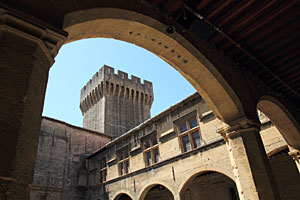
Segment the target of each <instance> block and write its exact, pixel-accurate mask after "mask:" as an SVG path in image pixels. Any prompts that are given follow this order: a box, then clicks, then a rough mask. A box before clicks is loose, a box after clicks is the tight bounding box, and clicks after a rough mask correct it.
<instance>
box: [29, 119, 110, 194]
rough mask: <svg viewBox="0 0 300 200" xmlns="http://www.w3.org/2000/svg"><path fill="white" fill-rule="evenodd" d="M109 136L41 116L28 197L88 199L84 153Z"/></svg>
mask: <svg viewBox="0 0 300 200" xmlns="http://www.w3.org/2000/svg"><path fill="white" fill-rule="evenodd" d="M110 140H111V137H110V136H108V135H105V134H101V133H97V132H94V131H89V130H85V129H83V128H79V127H76V126H72V125H69V124H67V123H64V122H61V121H58V120H55V119H51V118H47V117H43V119H42V124H41V131H40V137H39V146H38V153H37V159H36V164H35V171H34V179H33V183H32V191H31V200H52V199H53V200H54V199H55V200H66V199H87V176H88V171H87V168H86V165H85V157H86V156H88V155H90V154H91V153H92V152H94V151H95V150H97V149H99V148H101V147H103V146H104V145H105V144H106V143H108V142H109V141H110Z"/></svg>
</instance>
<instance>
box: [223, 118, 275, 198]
mask: <svg viewBox="0 0 300 200" xmlns="http://www.w3.org/2000/svg"><path fill="white" fill-rule="evenodd" d="M259 127H260V123H257V122H253V121H251V120H249V119H241V120H238V121H236V122H234V123H233V125H231V126H230V127H229V126H227V127H225V128H222V129H220V130H219V133H220V134H221V135H222V136H223V137H224V139H225V141H226V145H227V149H228V152H229V157H230V162H231V165H232V168H233V173H234V178H235V183H236V186H237V189H238V193H239V197H240V200H257V199H260V200H270V199H280V198H279V193H278V190H277V186H276V183H275V180H274V177H273V175H272V171H271V167H270V163H269V160H268V158H267V155H266V152H265V149H264V146H263V143H262V140H261V137H260V134H259Z"/></svg>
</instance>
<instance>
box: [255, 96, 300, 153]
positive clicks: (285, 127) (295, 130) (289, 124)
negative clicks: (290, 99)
mask: <svg viewBox="0 0 300 200" xmlns="http://www.w3.org/2000/svg"><path fill="white" fill-rule="evenodd" d="M257 109H258V110H260V111H261V112H263V113H264V114H265V115H266V116H267V117H268V118H269V119H270V120H271V122H272V123H274V125H275V126H276V127H277V129H278V130H279V132H280V133H281V134H282V136H283V137H284V139H285V140H286V142H287V143H288V144H289V145H290V146H292V147H293V148H295V149H300V126H299V124H298V122H297V120H296V119H295V118H294V117H293V115H292V114H291V113H290V111H289V110H288V109H287V108H286V107H285V106H284V104H283V103H281V102H280V101H279V100H278V99H276V98H274V97H271V96H263V97H261V98H260V100H259V102H258V104H257Z"/></svg>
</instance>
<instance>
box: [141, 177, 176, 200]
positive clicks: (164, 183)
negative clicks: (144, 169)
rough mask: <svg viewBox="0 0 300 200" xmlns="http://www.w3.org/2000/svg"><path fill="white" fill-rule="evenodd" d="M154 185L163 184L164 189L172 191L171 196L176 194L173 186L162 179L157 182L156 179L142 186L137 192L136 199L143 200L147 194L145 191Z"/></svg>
mask: <svg viewBox="0 0 300 200" xmlns="http://www.w3.org/2000/svg"><path fill="white" fill-rule="evenodd" d="M156 185H162V186H164V187H165V188H166V189H168V190H169V191H170V192H171V193H172V195H173V197H175V196H176V192H175V189H174V188H173V187H171V185H169V184H167V183H166V182H164V181H159V182H158V181H155V182H151V183H150V184H148V185H147V186H145V187H143V188H142V189H141V191H140V192H139V194H138V198H137V199H138V200H144V199H145V197H146V195H147V193H148V192H149V190H150V189H151V188H152V187H154V186H156Z"/></svg>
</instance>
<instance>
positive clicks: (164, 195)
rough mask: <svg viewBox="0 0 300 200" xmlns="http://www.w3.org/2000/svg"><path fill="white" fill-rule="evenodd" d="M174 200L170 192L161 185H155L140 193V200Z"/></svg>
mask: <svg viewBox="0 0 300 200" xmlns="http://www.w3.org/2000/svg"><path fill="white" fill-rule="evenodd" d="M153 199H157V200H174V196H173V194H172V192H171V191H170V190H169V189H168V188H167V187H165V186H164V185H161V184H156V185H152V186H150V187H148V188H147V189H145V190H144V192H143V193H142V195H141V197H140V200H153Z"/></svg>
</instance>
